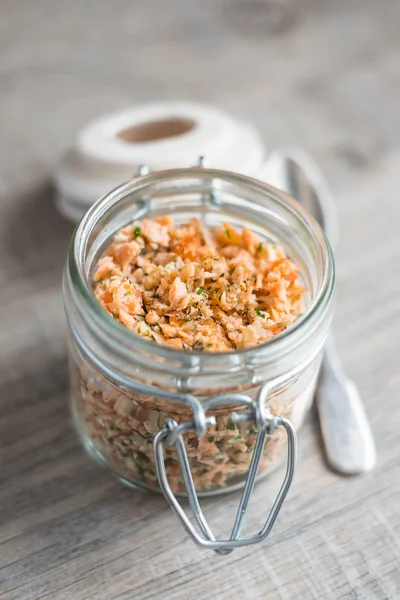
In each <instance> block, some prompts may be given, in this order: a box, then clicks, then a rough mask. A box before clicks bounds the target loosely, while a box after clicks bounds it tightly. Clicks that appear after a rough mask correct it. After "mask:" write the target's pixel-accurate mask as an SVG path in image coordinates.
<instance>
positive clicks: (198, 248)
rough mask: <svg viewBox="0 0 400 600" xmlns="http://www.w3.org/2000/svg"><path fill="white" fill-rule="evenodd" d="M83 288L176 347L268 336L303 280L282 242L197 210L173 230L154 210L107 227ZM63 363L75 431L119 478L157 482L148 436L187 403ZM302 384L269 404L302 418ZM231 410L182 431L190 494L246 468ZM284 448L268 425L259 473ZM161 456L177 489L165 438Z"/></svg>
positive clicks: (235, 345) (278, 327) (244, 443)
mask: <svg viewBox="0 0 400 600" xmlns="http://www.w3.org/2000/svg"><path fill="white" fill-rule="evenodd" d="M93 291H94V294H95V296H96V298H97V299H98V301H99V302H100V304H101V305H102V306H103V308H104V309H105V310H106V311H107V312H108V313H110V314H111V315H112V316H113V317H114V318H115V319H116V320H118V321H119V322H120V323H122V324H123V325H125V326H126V327H127V328H128V329H129V330H130V331H132V333H133V334H136V335H139V336H142V337H146V338H148V339H149V340H152V341H153V342H155V343H158V344H162V345H165V346H169V347H171V348H175V349H179V350H187V351H193V350H195V351H205V352H223V351H234V350H235V349H239V348H246V347H250V346H254V345H257V344H261V343H264V342H268V340H270V339H271V338H272V337H273V336H275V335H277V334H279V333H281V332H282V331H284V330H285V329H286V328H287V327H288V326H290V325H291V324H292V323H293V322H294V321H295V320H296V319H297V318H298V316H299V315H300V314H301V313H302V311H303V297H304V293H305V287H304V286H303V285H302V283H301V281H300V276H299V267H298V266H297V265H296V264H295V263H294V262H293V261H292V260H291V259H290V258H289V257H288V256H286V253H285V251H284V249H283V248H282V247H280V246H278V245H276V244H272V243H269V242H266V241H262V240H260V239H259V237H258V236H257V235H256V234H255V233H254V232H252V231H250V230H249V229H248V228H247V227H243V229H242V230H238V229H237V228H235V227H234V226H233V225H231V224H229V223H223V224H222V225H221V226H219V227H215V228H212V229H209V228H206V227H205V226H204V224H203V223H202V222H201V221H200V220H199V219H192V220H191V221H190V222H189V223H187V224H184V225H180V226H177V227H175V226H174V224H173V222H172V220H171V218H170V217H169V216H163V217H159V218H157V219H154V220H151V219H144V220H143V221H140V222H134V223H132V224H130V225H128V226H126V227H124V228H122V229H121V230H119V231H118V232H117V234H116V235H115V236H114V238H113V240H112V243H111V244H110V246H109V247H108V249H107V251H106V253H105V255H104V256H103V257H101V258H100V259H99V261H98V263H97V265H96V270H95V274H94V281H93ZM76 362H77V364H79V363H80V361H78V360H77V361H76ZM73 371H74V373H73V380H74V381H75V384H74V387H75V390H74V402H75V414H76V415H77V422H79V423H80V424H81V425H82V424H83V427H84V428H85V431H84V432H83V435H84V436H85V437H86V438H89V439H90V440H91V441H92V443H93V444H94V445H95V447H96V450H97V452H99V453H100V454H101V456H102V457H103V459H104V460H106V461H107V462H108V464H109V465H110V466H111V467H112V468H113V469H114V470H115V471H116V472H117V473H118V474H120V475H121V476H122V477H123V478H124V479H125V480H128V481H132V482H136V483H140V484H141V485H145V486H146V487H150V488H156V487H157V477H156V472H155V464H154V455H153V448H152V443H153V439H154V436H155V434H156V433H157V432H158V431H159V430H160V429H161V428H162V427H163V424H164V421H165V419H166V418H167V417H168V418H173V419H175V420H176V421H177V422H178V423H181V422H184V421H191V420H192V418H193V415H192V414H191V412H190V410H189V409H186V408H185V407H183V406H181V405H177V404H175V405H174V404H171V403H169V402H165V401H163V400H161V399H160V398H158V397H157V395H155V396H151V397H150V396H145V395H143V394H139V393H137V392H133V391H131V390H127V389H125V388H122V387H121V386H118V385H117V384H115V382H111V381H110V380H108V379H107V378H106V377H104V376H103V375H102V374H100V373H99V372H97V371H96V370H94V369H93V368H92V367H91V366H89V365H88V364H87V363H85V362H84V361H83V362H82V364H81V366H80V367H77V365H75V366H73ZM314 379H315V378H314ZM313 386H314V383H313V381H311V380H310V381H309V382H308V383H307V387H306V388H304V387H302V388H301V389H300V390H299V392H295V391H294V389H293V390H289V392H287V390H286V392H285V394H281V395H278V396H276V398H275V400H274V399H272V402H271V403H270V406H271V409H272V411H273V412H275V413H276V414H280V415H283V416H289V417H290V415H291V413H292V412H293V407H294V405H295V404H296V410H297V412H298V413H299V414H300V415H301V418H302V415H303V413H304V412H305V410H306V407H307V405H308V403H309V401H310V399H311V397H312V392H313ZM252 392H253V393H256V392H257V388H254V389H253V390H252ZM250 393H251V392H250ZM232 410H233V408H232V407H221V408H220V409H219V410H218V411H214V412H213V413H212V414H214V415H215V417H216V425H215V426H213V427H209V428H208V429H207V433H206V435H205V436H203V437H201V438H198V437H197V436H196V434H195V433H194V432H192V433H190V432H189V433H188V434H186V435H185V436H184V439H185V445H186V448H187V452H188V457H189V463H190V467H191V470H192V475H193V479H194V482H195V485H196V488H197V490H198V491H200V492H201V491H208V490H213V489H221V488H224V487H226V486H229V485H231V484H232V482H236V481H239V480H240V479H242V480H243V479H244V477H245V475H246V474H247V471H248V467H249V463H250V461H251V458H252V455H253V449H254V445H255V442H256V439H257V431H256V429H255V425H254V424H252V423H249V422H245V423H243V424H240V425H237V424H235V423H234V422H233V421H232V418H231V414H232ZM234 410H236V411H238V407H234ZM239 412H240V409H239ZM81 425H78V426H81ZM284 446H285V434H284V432H283V431H281V430H280V429H278V430H277V431H275V432H274V433H273V434H272V435H271V436H269V438H268V441H267V443H266V445H265V449H264V455H263V458H262V461H261V464H260V470H261V471H265V470H269V469H270V468H271V466H272V465H275V463H276V459H277V458H278V457H279V456H280V455H281V454H282V451H283V449H284ZM165 456H166V471H167V475H168V478H169V482H170V485H171V487H172V489H173V490H174V491H175V492H182V491H184V484H183V479H182V474H181V472H180V468H179V464H178V461H177V455H176V451H175V448H173V447H168V446H166V448H165Z"/></svg>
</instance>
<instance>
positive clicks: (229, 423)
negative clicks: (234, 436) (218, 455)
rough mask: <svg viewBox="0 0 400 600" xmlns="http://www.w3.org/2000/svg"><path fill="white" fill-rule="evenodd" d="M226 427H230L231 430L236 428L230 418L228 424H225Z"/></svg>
mask: <svg viewBox="0 0 400 600" xmlns="http://www.w3.org/2000/svg"><path fill="white" fill-rule="evenodd" d="M226 428H227V429H230V430H231V431H234V430H235V429H236V427H235V423H234V422H233V421H232V419H229V421H228V424H227V426H226Z"/></svg>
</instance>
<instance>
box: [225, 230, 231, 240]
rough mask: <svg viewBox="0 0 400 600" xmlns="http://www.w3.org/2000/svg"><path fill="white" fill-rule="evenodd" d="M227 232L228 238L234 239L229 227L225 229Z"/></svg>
mask: <svg viewBox="0 0 400 600" xmlns="http://www.w3.org/2000/svg"><path fill="white" fill-rule="evenodd" d="M225 233H226V237H227V238H229V239H232V236H231V232H230V231H229V229H225Z"/></svg>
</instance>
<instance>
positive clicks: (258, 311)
mask: <svg viewBox="0 0 400 600" xmlns="http://www.w3.org/2000/svg"><path fill="white" fill-rule="evenodd" d="M254 310H255V311H256V313H257V315H258V316H259V317H261V318H262V319H265V315H264V314H263V313H262V312H261V310H260V309H259V308H255V309H254Z"/></svg>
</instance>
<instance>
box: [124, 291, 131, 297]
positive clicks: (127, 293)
mask: <svg viewBox="0 0 400 600" xmlns="http://www.w3.org/2000/svg"><path fill="white" fill-rule="evenodd" d="M130 294H132V292H125V294H124V296H129V295H130Z"/></svg>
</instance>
